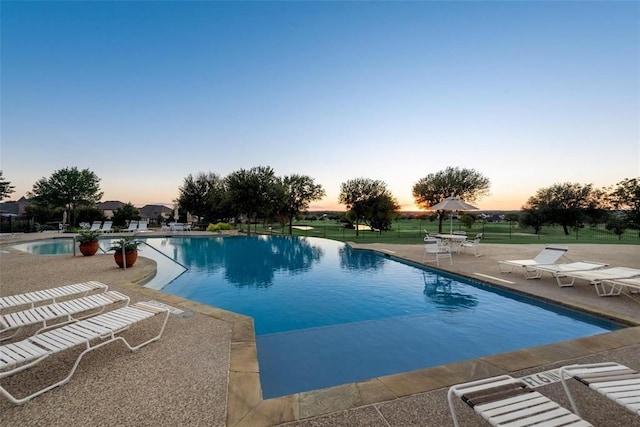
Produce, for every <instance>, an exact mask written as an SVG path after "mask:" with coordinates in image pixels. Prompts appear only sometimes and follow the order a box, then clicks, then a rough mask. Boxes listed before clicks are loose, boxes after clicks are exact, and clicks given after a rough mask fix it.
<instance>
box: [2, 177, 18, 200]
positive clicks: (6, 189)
mask: <svg viewBox="0 0 640 427" xmlns="http://www.w3.org/2000/svg"><path fill="white" fill-rule="evenodd" d="M14 188H15V187H14V186H13V185H11V182H10V181H7V180H5V179H4V178H3V177H2V171H1V170H0V202H1V201H3V200H4V199H6V198H7V197H9V194H11V193H15V190H14Z"/></svg>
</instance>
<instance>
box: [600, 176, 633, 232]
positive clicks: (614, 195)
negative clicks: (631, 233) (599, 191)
mask: <svg viewBox="0 0 640 427" xmlns="http://www.w3.org/2000/svg"><path fill="white" fill-rule="evenodd" d="M608 199H609V202H610V203H611V205H612V206H613V208H614V209H615V210H616V211H622V213H623V218H624V221H625V222H627V223H628V224H629V226H630V227H631V228H633V229H636V230H640V178H626V179H624V180H622V181H620V182H619V183H617V184H616V186H615V187H614V188H613V189H612V190H610V192H609V194H608Z"/></svg>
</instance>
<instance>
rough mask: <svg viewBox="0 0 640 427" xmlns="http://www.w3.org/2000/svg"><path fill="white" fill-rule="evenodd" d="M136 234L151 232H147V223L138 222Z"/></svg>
mask: <svg viewBox="0 0 640 427" xmlns="http://www.w3.org/2000/svg"><path fill="white" fill-rule="evenodd" d="M137 231H138V232H140V231H151V230H149V228H148V227H147V221H140V222H138V230H137Z"/></svg>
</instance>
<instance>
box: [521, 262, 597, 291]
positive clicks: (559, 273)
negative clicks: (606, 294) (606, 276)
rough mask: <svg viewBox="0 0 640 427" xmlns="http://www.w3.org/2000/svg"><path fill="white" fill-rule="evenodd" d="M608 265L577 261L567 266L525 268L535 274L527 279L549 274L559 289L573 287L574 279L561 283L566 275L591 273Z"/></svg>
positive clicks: (554, 265)
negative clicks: (583, 272)
mask: <svg viewBox="0 0 640 427" xmlns="http://www.w3.org/2000/svg"><path fill="white" fill-rule="evenodd" d="M608 265H609V264H605V263H601V262H593V261H577V262H570V263H568V264H549V265H533V266H529V267H527V269H528V270H529V271H533V272H536V274H535V275H534V276H531V277H528V279H540V278H542V276H543V274H544V273H549V274H551V276H552V277H553V278H554V279H556V282H557V283H558V286H560V287H561V288H564V287H569V286H573V283H574V281H575V279H572V280H571V281H570V282H563V281H562V279H563V278H566V277H567V274H566V273H576V272H582V271H593V270H598V269H600V268H605V267H607V266H608Z"/></svg>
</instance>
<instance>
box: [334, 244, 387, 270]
mask: <svg viewBox="0 0 640 427" xmlns="http://www.w3.org/2000/svg"><path fill="white" fill-rule="evenodd" d="M339 254H340V267H342V268H344V269H347V270H357V271H361V270H377V269H379V268H382V267H383V266H384V258H382V257H381V256H379V255H376V254H374V253H372V252H370V251H360V250H354V249H352V248H350V247H349V246H347V245H345V246H343V247H341V248H340V250H339Z"/></svg>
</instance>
